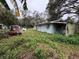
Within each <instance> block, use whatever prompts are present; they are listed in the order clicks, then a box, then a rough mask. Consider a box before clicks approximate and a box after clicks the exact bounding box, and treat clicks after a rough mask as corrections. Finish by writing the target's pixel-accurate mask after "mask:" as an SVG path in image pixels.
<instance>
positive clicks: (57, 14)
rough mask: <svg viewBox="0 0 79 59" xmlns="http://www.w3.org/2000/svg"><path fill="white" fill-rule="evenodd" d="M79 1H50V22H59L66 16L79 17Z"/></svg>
mask: <svg viewBox="0 0 79 59" xmlns="http://www.w3.org/2000/svg"><path fill="white" fill-rule="evenodd" d="M78 6H79V0H49V3H48V7H47V9H48V11H49V15H50V18H49V20H48V21H52V20H58V19H59V18H61V17H62V16H63V15H64V14H77V15H79V7H78Z"/></svg>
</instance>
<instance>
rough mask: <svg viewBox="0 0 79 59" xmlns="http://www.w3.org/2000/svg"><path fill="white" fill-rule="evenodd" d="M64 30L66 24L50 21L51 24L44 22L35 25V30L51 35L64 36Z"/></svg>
mask: <svg viewBox="0 0 79 59" xmlns="http://www.w3.org/2000/svg"><path fill="white" fill-rule="evenodd" d="M65 28H66V22H59V21H51V22H44V23H40V24H37V25H36V26H35V29H36V30H37V31H41V32H47V33H51V34H56V33H59V34H64V33H65Z"/></svg>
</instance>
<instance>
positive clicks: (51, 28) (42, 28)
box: [36, 24, 56, 33]
mask: <svg viewBox="0 0 79 59" xmlns="http://www.w3.org/2000/svg"><path fill="white" fill-rule="evenodd" d="M36 30H37V31H41V32H47V33H55V32H56V31H55V27H54V26H53V24H50V25H47V24H45V25H39V26H36Z"/></svg>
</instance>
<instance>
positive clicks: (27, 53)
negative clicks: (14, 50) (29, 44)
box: [18, 51, 37, 59]
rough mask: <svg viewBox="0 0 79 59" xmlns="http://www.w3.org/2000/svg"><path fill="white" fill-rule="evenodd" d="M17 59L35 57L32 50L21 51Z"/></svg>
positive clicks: (34, 58)
mask: <svg viewBox="0 0 79 59" xmlns="http://www.w3.org/2000/svg"><path fill="white" fill-rule="evenodd" d="M18 59H37V58H36V57H35V56H34V52H33V51H32V52H25V53H22V54H21V55H20V56H19V57H18Z"/></svg>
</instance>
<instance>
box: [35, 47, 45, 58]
mask: <svg viewBox="0 0 79 59" xmlns="http://www.w3.org/2000/svg"><path fill="white" fill-rule="evenodd" d="M35 56H36V57H37V58H38V59H44V56H43V54H42V51H41V49H40V48H36V49H35Z"/></svg>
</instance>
